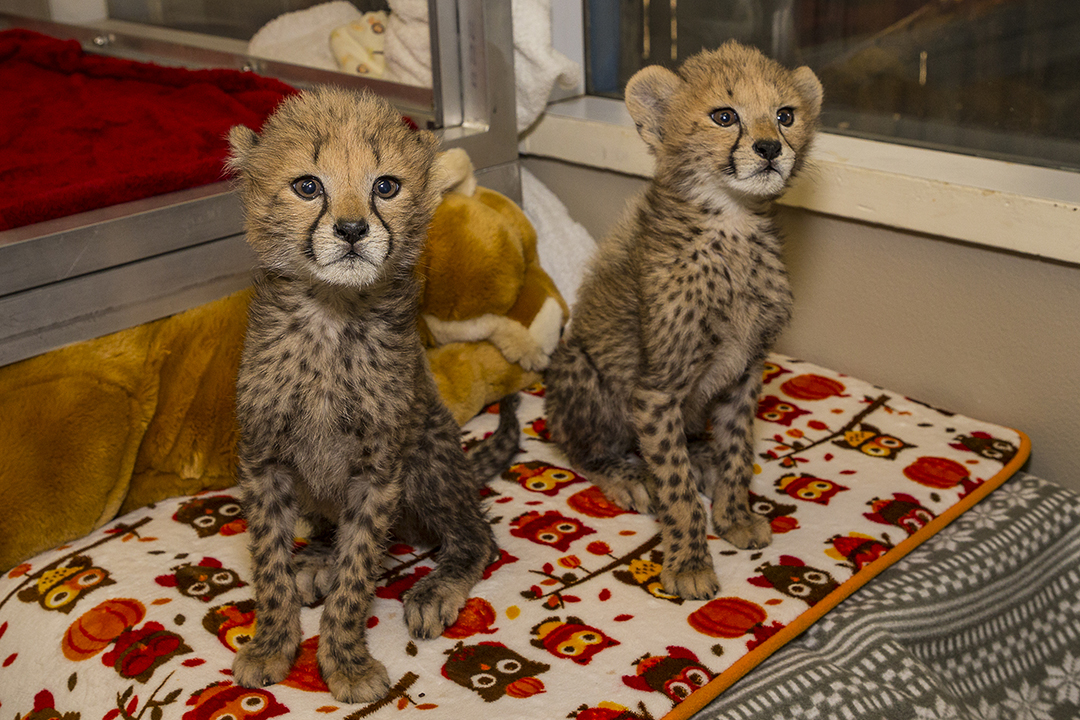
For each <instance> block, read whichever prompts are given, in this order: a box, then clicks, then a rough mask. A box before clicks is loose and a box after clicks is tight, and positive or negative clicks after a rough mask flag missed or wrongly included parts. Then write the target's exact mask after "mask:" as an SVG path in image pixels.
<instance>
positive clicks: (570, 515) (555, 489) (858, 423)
mask: <svg viewBox="0 0 1080 720" xmlns="http://www.w3.org/2000/svg"><path fill="white" fill-rule="evenodd" d="M543 393H544V389H543V386H542V385H536V386H533V387H531V388H529V389H528V390H527V391H524V392H523V402H522V405H521V408H520V412H519V419H520V421H521V425H522V435H521V452H520V454H519V456H518V457H517V458H516V459H515V461H514V464H513V466H512V467H510V468H509V469H508V470H507V471H506V472H505V473H504V474H503V475H502V476H501V477H499V478H495V479H492V481H491V482H490V483H489V485H488V486H487V489H486V491H485V502H486V503H487V504H488V508H489V516H490V520H491V523H492V525H493V527H494V530H495V533H496V537H497V539H498V541H499V544H500V547H501V548H502V554H501V557H500V558H499V560H497V561H496V562H495V563H493V564H492V565H491V566H490V567H489V568H488V572H487V574H486V577H485V579H484V580H483V581H482V582H481V583H479V584H478V585H477V586H476V587H475V588H474V591H473V593H472V596H471V597H470V598H469V600H468V602H467V603H466V606H465V608H464V609H463V611H462V612H461V614H460V616H459V618H458V621H457V623H456V624H455V625H453V626H451V627H450V628H448V629H447V630H446V632H445V633H444V634H443V635H442V636H441V637H439V638H436V639H434V640H429V641H417V640H413V639H412V638H410V637H409V636H408V634H407V633H406V631H405V628H404V622H403V619H402V606H401V597H402V595H403V593H405V592H406V591H407V590H408V588H409V587H411V585H412V584H413V583H414V582H415V581H416V580H417V579H418V578H420V577H423V576H424V575H425V574H426V573H427V572H429V571H430V567H431V566H432V562H433V551H432V549H431V548H425V547H415V546H411V545H406V544H404V543H401V542H395V543H393V544H391V545H390V546H389V548H388V553H387V555H386V557H385V560H384V570H385V572H384V573H383V576H382V581H381V583H380V587H379V589H378V591H377V598H376V601H375V603H374V605H373V609H372V612H371V615H370V617H369V618H367V620H366V624H367V628H368V639H369V643H370V646H371V649H372V651H373V653H374V654H375V655H376V656H377V657H378V658H379V659H380V660H382V661H383V662H384V663H385V664H386V666H387V668H388V670H389V673H390V676H391V682H392V683H393V686H392V689H391V691H390V692H389V694H388V695H387V696H386V697H384V698H382V699H380V700H379V701H377V702H374V703H371V704H369V705H365V706H357V705H343V704H341V703H338V702H336V701H334V699H333V698H332V696H330V695H329V693H327V691H326V688H325V685H324V684H323V683H322V681H321V679H320V678H319V676H318V672H317V669H316V665H315V662H314V657H315V651H316V648H317V645H318V641H319V639H318V627H319V615H320V612H321V610H320V608H319V607H313V608H308V609H305V610H304V611H303V615H302V626H303V631H304V637H305V640H304V643H303V646H302V649H301V651H300V654H299V656H298V658H297V661H296V664H295V667H294V670H293V672H292V674H291V675H290V676H289V677H288V678H287V679H286V680H285V681H283V682H282V683H279V684H277V685H274V686H271V687H267V688H261V689H255V690H249V689H245V688H240V687H237V686H236V685H234V684H233V682H232V679H231V671H230V667H231V663H232V657H233V653H234V652H235V651H236V649H237V648H238V647H239V646H240V645H241V644H242V643H244V642H246V641H247V640H248V639H250V637H251V633H252V630H253V627H254V625H255V623H256V622H257V618H256V617H255V614H254V605H253V598H252V595H251V588H250V585H249V584H248V581H249V578H250V577H251V564H250V563H251V561H250V557H249V555H248V553H247V550H246V542H245V534H246V525H245V522H244V519H243V511H242V508H241V506H240V505H239V503H238V502H237V499H236V494H235V491H234V490H227V491H215V492H205V493H201V494H199V495H195V496H188V497H183V498H177V499H172V500H167V501H164V502H159V503H157V504H156V505H155V506H154V507H152V508H146V509H142V510H137V511H135V512H132V513H129V514H128V515H125V516H124V517H122V518H119V519H117V520H115V521H113V522H112V523H110V524H109V525H107V526H106V527H104V528H103V529H101V530H99V531H95V532H94V533H91V534H89V535H87V536H85V537H83V538H81V539H80V540H78V541H76V542H72V543H70V544H68V545H65V546H62V547H59V548H56V549H54V550H50V551H48V552H45V553H43V554H41V555H39V556H37V557H34V558H32V559H30V560H28V561H27V562H25V563H22V564H20V565H18V566H17V567H15V568H13V569H12V570H10V571H9V572H8V573H7V574H6V576H5V577H4V578H2V579H0V713H3V714H4V715H5V716H22V717H27V716H31V714H32V713H39V712H40V713H43V714H42V715H41V717H56V716H62V717H65V718H69V719H70V720H77V719H78V718H94V719H95V720H96V719H97V718H105V719H107V720H112V719H113V718H118V717H123V718H148V719H153V718H182V719H183V720H198V719H199V718H212V717H219V716H220V713H222V712H223V711H225V710H227V709H229V710H231V711H232V713H233V716H234V717H248V718H272V717H296V718H305V719H308V718H313V717H326V718H335V719H344V718H349V719H352V718H366V717H373V718H397V717H405V716H407V715H415V714H416V713H422V716H423V717H426V718H431V720H436V719H438V718H462V717H515V718H538V719H539V718H544V719H550V718H576V719H577V720H613V719H614V718H621V719H623V720H632V719H637V720H646V719H648V720H652V719H659V718H669V719H671V720H677V719H679V718H686V717H688V716H690V715H691V714H692V713H694V712H695V711H697V710H698V709H700V708H701V707H703V706H704V705H705V704H706V703H708V702H709V701H710V700H711V699H713V698H715V697H716V696H717V695H718V694H719V693H720V692H721V691H723V690H724V689H725V688H727V687H728V686H729V685H731V683H733V682H734V681H735V680H736V679H738V678H739V677H740V676H742V675H744V674H745V673H746V672H747V671H749V670H750V669H751V668H752V667H754V666H755V665H757V664H758V663H760V662H761V661H762V660H763V659H765V658H766V657H767V656H768V655H770V654H771V653H773V652H774V651H775V650H776V649H778V648H780V647H781V646H783V645H784V644H785V643H787V642H788V641H789V640H791V639H792V638H794V637H796V636H797V635H799V634H800V633H802V632H803V631H805V630H806V629H807V628H808V627H810V626H812V625H813V624H814V623H815V622H816V621H817V620H819V619H820V618H821V617H822V616H824V615H825V614H826V613H828V612H829V611H830V610H831V609H833V608H834V607H836V606H837V604H839V603H840V602H841V601H842V600H843V599H844V598H845V597H847V596H848V595H850V594H851V593H852V592H854V591H855V590H856V589H857V588H859V587H861V586H863V585H865V584H866V583H867V582H870V581H871V580H872V579H873V578H874V577H875V576H876V575H877V574H878V573H880V572H881V571H882V570H884V569H885V568H886V567H888V566H889V565H891V564H893V563H894V562H896V561H897V560H898V559H900V558H901V557H903V556H904V555H905V554H906V553H908V552H909V551H910V550H911V549H913V548H914V547H915V546H917V545H918V544H919V543H921V542H923V541H924V540H926V539H927V538H929V537H932V536H933V535H934V534H935V533H937V532H938V531H939V530H940V529H941V528H942V527H944V526H945V525H946V524H948V523H949V522H951V521H952V520H953V519H955V518H956V517H958V516H960V515H961V514H962V513H964V512H965V511H966V510H968V509H970V508H971V507H972V506H973V505H974V504H975V503H977V502H978V501H979V500H981V499H982V498H984V497H985V496H986V495H988V494H989V493H990V492H991V491H992V490H993V489H994V488H995V487H997V486H998V485H999V484H1000V483H1001V482H1003V481H1004V480H1005V479H1006V478H1007V477H1008V476H1009V475H1011V474H1012V473H1013V472H1014V471H1015V470H1016V469H1017V468H1018V467H1019V466H1020V464H1022V462H1023V461H1024V459H1025V458H1026V456H1027V454H1028V452H1029V443H1028V441H1027V438H1026V437H1025V436H1024V435H1023V434H1022V433H1019V432H1017V431H1014V430H1010V429H1007V428H1002V427H998V426H995V425H991V424H988V423H985V422H980V421H977V420H973V419H970V418H966V417H962V416H959V415H955V414H952V413H949V412H947V411H943V410H938V409H935V408H931V407H928V406H926V405H923V404H921V403H919V402H916V401H914V400H911V399H908V398H905V397H903V396H901V395H898V394H896V393H893V392H889V391H887V390H883V389H881V388H878V387H875V386H872V385H870V384H869V383H866V382H863V381H860V380H857V379H855V378H850V377H846V376H844V375H842V374H840V373H836V372H834V371H830V370H826V369H824V368H820V367H817V366H815V365H812V364H810V363H806V362H801V361H799V360H796V359H793V358H788V357H782V356H773V357H772V358H770V362H769V364H768V365H767V367H766V371H765V385H764V391H763V393H762V396H761V398H760V402H759V406H758V412H757V418H758V422H757V423H756V433H757V464H756V468H755V471H756V473H757V474H756V476H755V479H754V482H753V485H752V492H753V496H752V500H753V509H754V511H755V512H758V513H760V514H762V515H763V516H765V517H767V518H768V519H769V521H770V523H771V525H772V528H773V531H774V539H773V542H772V544H771V545H769V546H768V547H766V548H764V549H761V550H737V549H735V548H734V547H732V546H730V545H728V544H726V543H725V542H724V541H722V540H720V539H719V538H715V537H710V541H709V544H710V548H711V550H712V555H713V559H714V562H715V563H716V567H717V570H718V574H719V577H720V581H721V590H720V593H719V595H718V596H717V597H716V598H714V599H712V600H709V601H697V602H684V601H683V600H682V599H681V598H678V597H674V596H672V595H671V594H669V593H667V592H666V591H665V589H664V588H663V587H662V585H661V584H660V582H659V575H660V569H661V567H662V565H663V562H664V557H663V553H662V549H661V547H660V546H659V542H658V536H657V526H656V522H655V519H654V518H652V517H651V516H647V515H639V514H636V513H632V512H627V511H624V510H622V509H620V508H618V507H615V506H614V505H612V504H611V503H610V502H608V501H607V500H606V499H605V498H604V496H603V495H602V494H601V493H600V492H599V491H598V490H597V489H596V488H595V487H594V486H593V485H591V484H590V483H589V482H588V478H586V477H583V476H582V475H580V474H578V473H576V472H575V471H574V470H573V469H572V468H570V467H568V466H567V463H566V461H565V459H564V458H563V457H562V456H561V454H560V453H559V452H558V450H557V449H556V448H555V447H554V446H553V445H552V444H551V443H550V442H549V440H548V437H547V435H546V432H545V419H544V415H543V399H542V396H543ZM495 424H496V417H495V416H494V415H493V414H492V413H490V412H489V413H486V414H483V415H481V416H479V417H477V418H475V419H474V420H472V421H470V423H468V424H467V425H466V426H465V428H464V434H463V438H462V439H463V443H464V445H465V446H466V447H469V446H470V445H471V444H472V443H473V442H475V441H476V440H477V439H478V438H480V437H482V436H483V435H484V434H485V433H487V432H490V431H491V430H492V429H493V428H494V426H495ZM46 711H47V712H48V714H45V713H46ZM403 713H404V715H403ZM33 717H38V715H33Z"/></svg>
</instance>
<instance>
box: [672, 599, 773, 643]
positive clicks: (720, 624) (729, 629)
mask: <svg viewBox="0 0 1080 720" xmlns="http://www.w3.org/2000/svg"><path fill="white" fill-rule="evenodd" d="M766 616H767V613H766V612H765V609H764V608H762V607H761V606H760V605H758V604H757V603H753V602H750V601H749V600H743V599H742V598H738V597H724V598H716V599H715V600H710V601H709V602H707V603H705V604H704V605H703V606H701V607H700V608H698V609H697V610H695V611H694V612H692V613H690V617H688V618H687V619H686V621H687V622H688V623H690V627H692V628H694V629H695V630H697V631H698V632H699V633H702V634H703V635H708V636H710V637H719V638H737V637H742V636H743V635H745V634H746V633H748V632H750V631H751V630H752V629H753V628H754V626H755V625H760V624H761V623H763V622H765V618H766Z"/></svg>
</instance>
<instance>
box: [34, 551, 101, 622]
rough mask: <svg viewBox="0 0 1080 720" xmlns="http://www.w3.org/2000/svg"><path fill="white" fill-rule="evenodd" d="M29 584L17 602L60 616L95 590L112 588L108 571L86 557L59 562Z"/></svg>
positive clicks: (35, 575)
mask: <svg viewBox="0 0 1080 720" xmlns="http://www.w3.org/2000/svg"><path fill="white" fill-rule="evenodd" d="M30 580H31V581H32V584H31V585H30V586H29V587H25V588H23V589H22V590H20V591H19V593H18V597H19V600H21V601H23V602H25V603H33V602H36V603H37V604H38V605H40V606H41V607H42V608H43V609H45V610H53V611H56V612H62V613H70V612H71V610H72V608H74V607H75V604H76V603H77V602H79V600H81V599H82V598H84V597H86V596H87V595H89V594H90V593H92V592H94V591H95V590H98V589H99V588H103V587H106V586H108V585H113V584H115V581H114V580H113V579H112V578H111V577H110V575H109V571H108V570H105V569H104V568H100V567H97V566H96V565H95V564H94V561H93V560H92V559H91V558H90V557H89V556H88V555H75V556H73V557H67V558H61V559H59V560H57V561H56V562H53V563H51V564H49V565H46V566H45V567H44V568H42V569H41V570H40V571H38V572H37V573H35V574H34V575H32V576H31V577H30Z"/></svg>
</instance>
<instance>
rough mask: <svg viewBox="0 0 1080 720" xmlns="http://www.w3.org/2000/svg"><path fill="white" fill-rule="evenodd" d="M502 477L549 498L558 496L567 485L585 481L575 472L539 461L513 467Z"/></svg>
mask: <svg viewBox="0 0 1080 720" xmlns="http://www.w3.org/2000/svg"><path fill="white" fill-rule="evenodd" d="M502 477H503V479H504V480H509V481H511V482H516V483H518V484H519V485H521V487H523V488H525V489H526V490H529V491H531V492H535V493H541V494H542V495H547V496H548V497H551V496H554V495H557V494H558V493H559V491H560V490H562V489H563V487H565V486H567V485H572V484H574V483H579V482H584V481H585V478H583V477H581V476H580V475H578V474H577V473H576V472H574V471H573V470H568V469H566V468H561V467H556V466H554V465H548V464H547V463H544V462H540V461H538V460H530V461H529V462H523V463H517V464H516V465H511V466H510V468H509V469H508V470H506V472H504V473H503V474H502Z"/></svg>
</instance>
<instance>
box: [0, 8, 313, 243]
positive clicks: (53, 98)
mask: <svg viewBox="0 0 1080 720" xmlns="http://www.w3.org/2000/svg"><path fill="white" fill-rule="evenodd" d="M292 92H294V90H293V89H292V88H291V87H289V86H288V85H285V84H284V83H282V82H279V81H277V80H274V79H271V78H264V77H259V76H258V75H254V74H252V73H242V72H237V71H233V70H185V69H182V68H171V67H162V66H159V65H154V64H151V63H137V62H132V61H130V60H122V59H118V58H110V57H103V56H99V55H92V54H89V53H86V52H84V51H83V50H82V48H81V47H80V45H79V43H78V42H76V41H74V40H57V39H55V38H51V37H48V36H46V35H41V34H39V33H35V32H32V31H29V30H21V29H13V30H5V31H3V32H0V148H2V151H0V231H3V230H8V229H10V228H13V227H19V226H22V225H29V224H31V223H36V222H42V221H44V220H49V219H52V218H57V217H63V216H66V215H71V214H74V213H78V212H83V211H86V210H93V209H95V208H100V207H105V206H108V205H113V204H116V203H120V202H126V201H129V200H138V199H141V198H146V197H151V196H153V195H160V194H162V193H167V192H172V191H174V190H181V189H184V188H189V187H196V186H198V185H205V184H207V183H211V182H216V181H218V180H222V179H223V178H224V176H223V174H222V166H223V161H224V159H225V157H226V155H227V152H228V143H227V141H226V137H225V136H226V134H227V133H228V131H229V128H230V127H232V126H233V125H238V124H239V125H247V126H248V127H251V128H252V129H255V130H258V129H259V128H260V127H261V126H262V122H263V120H264V119H265V118H266V116H267V115H268V114H269V113H270V111H271V110H273V108H274V107H275V106H276V105H277V104H278V102H280V101H281V100H282V99H283V98H284V97H285V96H287V95H289V94H290V93H292Z"/></svg>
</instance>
